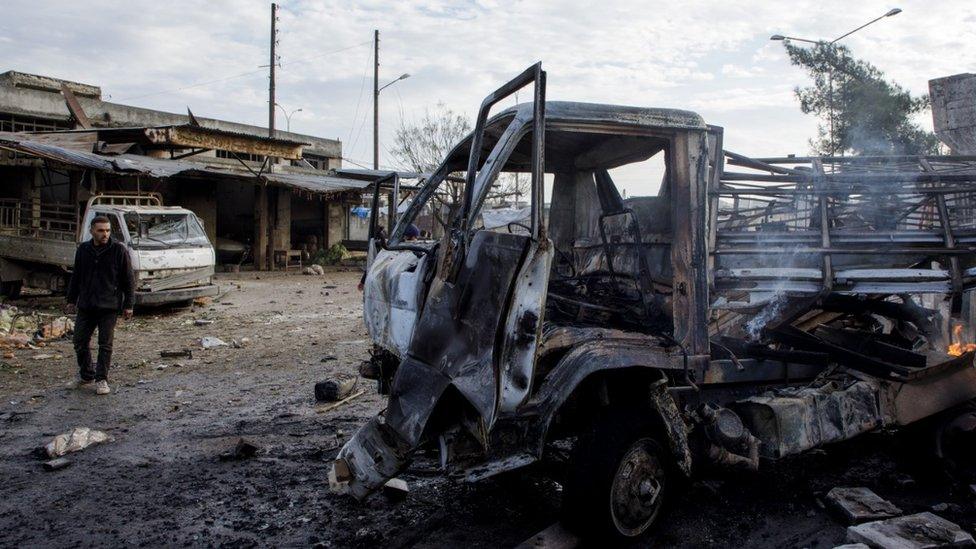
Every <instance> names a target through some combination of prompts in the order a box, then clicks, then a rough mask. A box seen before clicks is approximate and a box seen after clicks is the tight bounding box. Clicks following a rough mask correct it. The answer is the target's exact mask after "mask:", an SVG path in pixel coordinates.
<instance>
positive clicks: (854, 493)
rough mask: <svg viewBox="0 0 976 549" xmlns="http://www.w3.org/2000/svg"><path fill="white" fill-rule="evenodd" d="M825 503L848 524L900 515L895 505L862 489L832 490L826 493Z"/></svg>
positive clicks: (899, 510)
mask: <svg viewBox="0 0 976 549" xmlns="http://www.w3.org/2000/svg"><path fill="white" fill-rule="evenodd" d="M826 501H827V504H828V505H830V506H831V507H832V508H834V509H835V510H837V511H838V512H839V513H840V514H841V515H843V517H844V519H845V520H846V521H847V523H848V524H859V523H862V522H865V521H869V520H877V519H884V518H890V517H896V516H898V515H900V514H901V509H899V508H898V507H897V506H895V504H893V503H891V502H890V501H887V500H885V499H882V498H881V497H880V496H878V494H875V493H874V492H872V491H871V490H868V489H867V488H863V487H856V488H841V487H837V488H832V489H831V490H830V491H829V492H827V497H826Z"/></svg>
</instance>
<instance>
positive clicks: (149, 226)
mask: <svg viewBox="0 0 976 549" xmlns="http://www.w3.org/2000/svg"><path fill="white" fill-rule="evenodd" d="M124 218H125V225H126V229H127V230H128V232H129V241H130V242H131V244H132V247H133V248H136V249H149V250H165V249H172V248H204V247H208V246H210V241H209V240H208V239H207V233H206V232H205V231H204V230H203V226H202V225H201V224H200V221H199V220H198V219H197V217H196V216H195V215H193V214H192V213H181V212H172V213H170V212H165V213H164V212H156V213H139V212H127V213H126V214H125V215H124Z"/></svg>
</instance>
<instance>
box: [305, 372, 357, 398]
mask: <svg viewBox="0 0 976 549" xmlns="http://www.w3.org/2000/svg"><path fill="white" fill-rule="evenodd" d="M358 383H359V377H358V376H340V377H335V378H332V379H327V380H325V381H320V382H318V383H316V384H315V400H317V401H319V402H335V401H337V400H342V399H344V398H346V397H347V396H349V395H350V394H351V393H352V392H353V390H355V389H356V385H357V384H358Z"/></svg>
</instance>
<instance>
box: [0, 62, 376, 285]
mask: <svg viewBox="0 0 976 549" xmlns="http://www.w3.org/2000/svg"><path fill="white" fill-rule="evenodd" d="M267 133H268V130H267V128H263V127H259V126H252V125H247V124H240V123H235V122H228V121H223V120H215V119H208V118H202V117H195V116H194V115H193V114H192V113H191V112H189V111H188V113H187V114H186V115H181V114H172V113H167V112H161V111H156V110H150V109H144V108H139V107H132V106H128V105H122V104H119V103H113V102H110V101H106V100H104V99H103V97H102V91H101V89H100V88H99V87H98V86H93V85H89V84H82V83H77V82H69V81H65V80H60V79H56V78H49V77H46V76H38V75H32V74H25V73H19V72H14V71H8V72H5V73H3V74H0V143H2V149H3V150H2V152H0V208H3V209H4V211H5V212H6V213H8V214H10V215H8V216H7V217H8V218H9V217H11V216H13V215H14V213H15V212H23V211H35V212H36V211H39V210H41V209H42V207H43V208H47V205H60V206H64V205H70V206H77V205H79V204H83V203H84V202H85V200H87V198H88V197H90V196H91V195H92V194H93V193H104V192H118V191H123V192H140V193H158V194H159V195H160V196H161V197H162V199H163V202H164V203H165V204H171V205H179V206H183V207H185V208H188V209H190V210H192V211H193V212H194V213H196V215H197V217H199V218H200V220H201V221H202V222H203V226H204V229H205V231H206V234H207V236H208V237H209V239H210V241H211V242H212V243H213V244H214V247H215V249H216V252H217V260H218V263H241V262H248V263H252V264H253V265H254V267H255V268H256V269H274V268H279V267H282V266H286V265H288V264H289V263H293V262H294V260H295V257H296V254H297V251H298V250H299V249H301V248H302V247H303V246H307V245H308V244H309V243H311V242H314V243H315V245H316V246H317V247H318V248H320V249H322V248H328V247H329V246H332V245H334V244H338V243H343V242H349V241H350V239H353V240H357V239H360V240H361V239H363V236H361V235H359V233H357V227H358V226H359V225H362V224H363V223H362V221H361V220H359V219H358V218H356V216H355V215H354V214H353V213H352V210H353V207H354V206H356V205H357V204H361V203H362V196H363V192H364V191H365V189H366V187H367V186H368V185H369V184H370V177H368V176H365V177H364V176H361V175H362V174H359V175H360V177H343V176H340V175H337V174H336V172H335V170H336V169H339V168H340V167H341V157H342V144H341V143H340V142H339V141H338V140H334V139H324V138H320V137H315V136H310V135H303V134H297V133H292V132H284V131H277V132H276V133H275V136H274V137H268V135H267ZM18 215H19V214H18ZM5 219H6V218H5ZM7 221H8V222H9V221H10V220H9V219H7Z"/></svg>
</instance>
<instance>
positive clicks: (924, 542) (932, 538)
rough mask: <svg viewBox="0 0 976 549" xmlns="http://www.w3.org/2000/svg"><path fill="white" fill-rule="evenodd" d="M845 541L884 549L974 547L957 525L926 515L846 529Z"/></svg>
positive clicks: (966, 534) (969, 537)
mask: <svg viewBox="0 0 976 549" xmlns="http://www.w3.org/2000/svg"><path fill="white" fill-rule="evenodd" d="M847 541H848V542H850V543H864V544H866V545H868V546H870V547H884V548H886V549H927V548H930V547H933V548H934V547H974V546H976V541H974V540H973V536H971V535H970V534H968V533H966V532H965V531H963V530H962V529H961V528H959V525H957V524H956V523H954V522H949V521H948V520H946V519H944V518H942V517H940V516H937V515H933V514H932V513H928V512H925V513H919V514H917V515H908V516H904V517H898V518H891V519H887V520H879V521H875V522H866V523H864V524H859V525H857V526H850V527H848V528H847Z"/></svg>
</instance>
